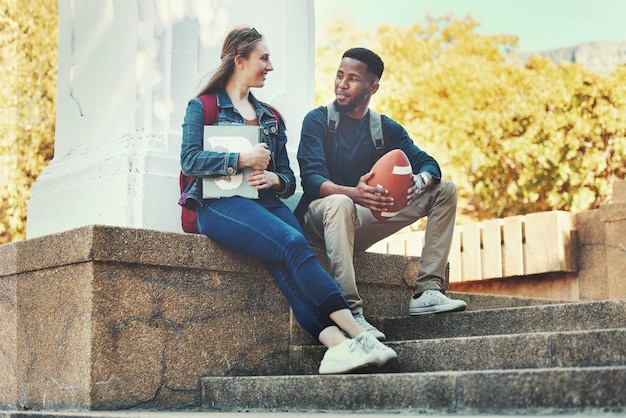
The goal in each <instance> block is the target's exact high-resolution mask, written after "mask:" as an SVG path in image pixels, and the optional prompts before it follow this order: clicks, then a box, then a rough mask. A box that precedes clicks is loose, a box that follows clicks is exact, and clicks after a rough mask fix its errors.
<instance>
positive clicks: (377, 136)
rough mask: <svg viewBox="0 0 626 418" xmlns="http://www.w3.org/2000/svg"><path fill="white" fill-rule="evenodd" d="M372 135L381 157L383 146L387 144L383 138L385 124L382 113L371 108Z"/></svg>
mask: <svg viewBox="0 0 626 418" xmlns="http://www.w3.org/2000/svg"><path fill="white" fill-rule="evenodd" d="M370 135H371V137H372V142H374V146H375V147H376V151H377V152H378V156H379V157H381V156H382V155H383V147H384V146H385V140H384V138H383V124H382V120H381V117H380V113H378V112H376V111H374V110H373V109H370Z"/></svg>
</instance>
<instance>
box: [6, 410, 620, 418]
mask: <svg viewBox="0 0 626 418" xmlns="http://www.w3.org/2000/svg"><path fill="white" fill-rule="evenodd" d="M418 415H419V416H433V417H437V418H460V417H462V418H495V417H505V415H462V414H460V415H427V414H419V413H410V414H408V413H407V414H401V413H393V412H390V413H386V414H385V413H371V414H363V413H350V412H345V413H325V412H320V413H312V412H301V413H294V412H282V413H281V412H273V413H268V412H206V411H202V412H128V411H120V412H98V411H85V412H65V411H64V412H54V411H45V412H34V411H33V412H30V411H26V412H17V411H16V412H10V411H0V418H200V417H207V418H235V417H237V418H244V417H255V418H256V417H259V418H287V417H295V418H376V417H384V418H389V417H390V416H418ZM520 415H522V416H527V417H530V416H532V417H546V418H555V417H558V418H580V417H581V416H606V417H626V412H624V413H617V414H616V413H610V412H607V413H603V412H597V413H591V414H572V415H561V414H555V415H551V414H547V415H524V414H520Z"/></svg>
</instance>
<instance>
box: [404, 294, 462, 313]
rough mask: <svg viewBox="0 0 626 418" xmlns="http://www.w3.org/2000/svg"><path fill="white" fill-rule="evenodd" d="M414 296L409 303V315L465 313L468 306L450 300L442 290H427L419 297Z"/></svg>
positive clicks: (458, 301) (460, 301)
mask: <svg viewBox="0 0 626 418" xmlns="http://www.w3.org/2000/svg"><path fill="white" fill-rule="evenodd" d="M416 296H417V295H413V297H412V298H411V302H410V303H409V315H426V314H432V313H441V312H455V311H464V310H465V309H466V308H467V304H466V303H465V302H464V301H462V300H455V299H450V298H449V297H447V296H446V295H444V294H443V293H442V292H441V291H440V290H425V291H424V292H423V293H422V294H421V295H420V296H419V297H416Z"/></svg>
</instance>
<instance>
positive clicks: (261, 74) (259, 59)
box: [243, 40, 274, 87]
mask: <svg viewBox="0 0 626 418" xmlns="http://www.w3.org/2000/svg"><path fill="white" fill-rule="evenodd" d="M270 71H274V66H273V65H272V61H270V49H269V47H268V46H267V43H266V42H265V41H263V40H261V41H259V42H257V43H256V48H254V50H252V52H251V53H250V57H249V58H248V59H247V60H245V61H244V66H243V75H244V77H245V78H246V80H247V82H248V85H249V86H250V87H263V85H264V84H265V78H266V77H267V73H269V72H270Z"/></svg>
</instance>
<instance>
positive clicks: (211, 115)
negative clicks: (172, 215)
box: [178, 94, 218, 234]
mask: <svg viewBox="0 0 626 418" xmlns="http://www.w3.org/2000/svg"><path fill="white" fill-rule="evenodd" d="M200 99H201V100H202V105H203V106H204V124H205V125H214V124H215V122H217V113H218V108H217V96H216V95H214V94H203V95H202V96H200ZM193 180H194V178H193V177H189V176H186V175H184V174H183V172H182V171H181V172H180V175H179V176H178V183H179V185H180V192H181V193H182V194H183V196H182V197H181V200H180V201H179V203H180V202H184V201H185V200H186V199H187V195H188V194H189V191H190V190H186V189H187V186H189V184H190V183H191V182H192V181H193ZM190 189H191V188H190ZM181 207H182V213H181V215H180V220H181V223H182V226H183V231H185V232H189V233H191V234H197V233H198V218H197V215H196V211H194V210H191V209H187V208H186V207H184V206H182V205H181Z"/></svg>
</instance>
